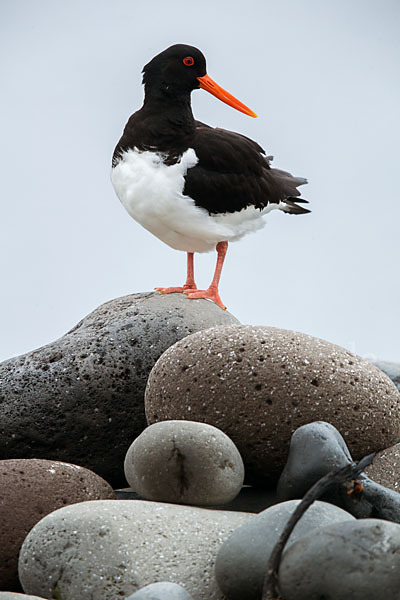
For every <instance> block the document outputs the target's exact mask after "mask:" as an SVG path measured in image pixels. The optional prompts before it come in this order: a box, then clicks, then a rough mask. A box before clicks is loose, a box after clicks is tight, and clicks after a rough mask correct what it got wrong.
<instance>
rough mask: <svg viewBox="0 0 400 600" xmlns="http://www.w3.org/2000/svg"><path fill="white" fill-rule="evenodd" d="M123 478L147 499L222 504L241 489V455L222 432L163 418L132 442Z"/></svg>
mask: <svg viewBox="0 0 400 600" xmlns="http://www.w3.org/2000/svg"><path fill="white" fill-rule="evenodd" d="M125 477H126V479H127V481H128V483H129V485H130V486H131V488H132V489H133V490H134V491H136V492H137V493H138V494H140V495H141V496H142V497H143V498H146V499H147V500H158V501H164V502H174V503H182V504H200V505H212V504H224V503H226V502H230V501H231V500H233V499H234V498H235V497H236V496H237V495H238V493H239V492H240V490H241V487H242V484H243V479H244V466H243V461H242V458H241V456H240V454H239V451H238V449H237V448H236V446H235V444H234V443H233V442H232V441H231V440H230V439H229V438H228V436H227V435H225V433H223V432H222V431H220V430H219V429H217V428H216V427H212V426H211V425H206V424H205V423H195V422H193V421H162V422H160V423H154V425H150V427H147V429H145V430H144V431H143V432H142V433H141V434H140V436H139V437H137V438H136V440H135V441H134V442H133V443H132V445H131V446H130V448H129V450H128V452H127V454H126V458H125Z"/></svg>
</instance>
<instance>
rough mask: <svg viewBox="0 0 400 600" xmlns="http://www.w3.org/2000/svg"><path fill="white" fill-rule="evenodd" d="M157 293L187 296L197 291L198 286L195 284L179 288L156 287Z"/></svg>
mask: <svg viewBox="0 0 400 600" xmlns="http://www.w3.org/2000/svg"><path fill="white" fill-rule="evenodd" d="M154 289H155V290H156V291H157V292H161V294H185V293H187V292H192V291H196V290H197V287H196V284H195V283H194V282H193V284H191V285H187V284H186V283H185V285H182V286H177V287H156V288H154Z"/></svg>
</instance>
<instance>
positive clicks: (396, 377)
mask: <svg viewBox="0 0 400 600" xmlns="http://www.w3.org/2000/svg"><path fill="white" fill-rule="evenodd" d="M373 364H374V365H375V366H376V367H378V369H380V370H381V371H383V372H384V373H385V374H386V375H387V376H388V377H390V379H391V380H392V381H393V383H394V385H395V386H396V387H397V389H398V390H399V392H400V364H398V363H394V362H386V361H384V360H377V361H375V362H373Z"/></svg>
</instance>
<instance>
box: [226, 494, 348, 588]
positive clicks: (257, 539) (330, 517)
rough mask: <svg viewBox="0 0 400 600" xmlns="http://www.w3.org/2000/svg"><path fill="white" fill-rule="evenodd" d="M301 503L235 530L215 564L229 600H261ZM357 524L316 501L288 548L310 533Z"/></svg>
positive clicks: (271, 510) (273, 508)
mask: <svg viewBox="0 0 400 600" xmlns="http://www.w3.org/2000/svg"><path fill="white" fill-rule="evenodd" d="M299 502H300V500H289V501H288V502H282V503H280V504H276V505H275V506H271V507H270V508H267V509H266V510H264V511H263V512H261V513H260V514H259V515H257V516H255V517H253V518H252V519H250V520H249V521H247V522H246V523H245V524H244V525H242V526H241V527H239V528H238V529H236V530H235V531H234V532H233V533H232V534H231V535H230V536H229V538H228V539H227V540H226V541H225V542H224V543H223V544H222V546H221V548H220V550H219V552H218V555H217V560H216V564H215V574H216V578H217V582H218V585H219V587H220V588H221V590H222V592H223V593H224V595H225V596H226V597H227V598H228V599H229V600H243V599H244V598H245V599H246V600H259V599H260V598H261V592H262V588H263V583H264V577H265V574H266V571H267V564H268V560H269V557H270V554H271V552H272V549H273V547H274V546H275V544H276V542H277V541H278V538H279V536H280V534H281V532H282V530H283V528H284V526H285V525H286V523H287V521H288V520H289V518H290V516H291V515H292V514H293V512H294V510H295V509H296V507H297V505H298V504H299ZM338 521H354V517H352V516H351V515H350V514H349V513H347V512H345V511H344V510H342V509H340V508H338V507H336V506H333V505H332V504H328V503H326V502H320V501H319V500H317V501H316V502H314V504H312V505H311V507H310V508H309V509H308V510H307V512H306V513H305V514H304V516H303V517H302V518H301V519H300V521H299V522H298V523H297V525H296V527H295V528H294V530H293V533H292V534H291V536H290V538H289V541H288V544H287V547H288V546H289V545H291V544H293V543H294V542H295V541H296V540H298V539H300V538H301V537H302V536H304V535H307V534H308V533H309V532H310V530H313V529H316V530H318V529H319V528H320V527H325V526H327V525H331V524H332V523H337V522H338Z"/></svg>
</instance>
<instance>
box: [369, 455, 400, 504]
mask: <svg viewBox="0 0 400 600" xmlns="http://www.w3.org/2000/svg"><path fill="white" fill-rule="evenodd" d="M365 474H366V475H368V477H369V478H370V479H372V480H373V481H375V482H376V483H380V484H381V485H384V486H385V487H387V488H389V489H391V490H393V491H394V492H400V444H395V445H394V446H391V447H390V448H386V450H382V451H381V452H378V454H377V455H376V456H375V458H374V462H373V463H372V465H369V467H367V468H366V469H365Z"/></svg>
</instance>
